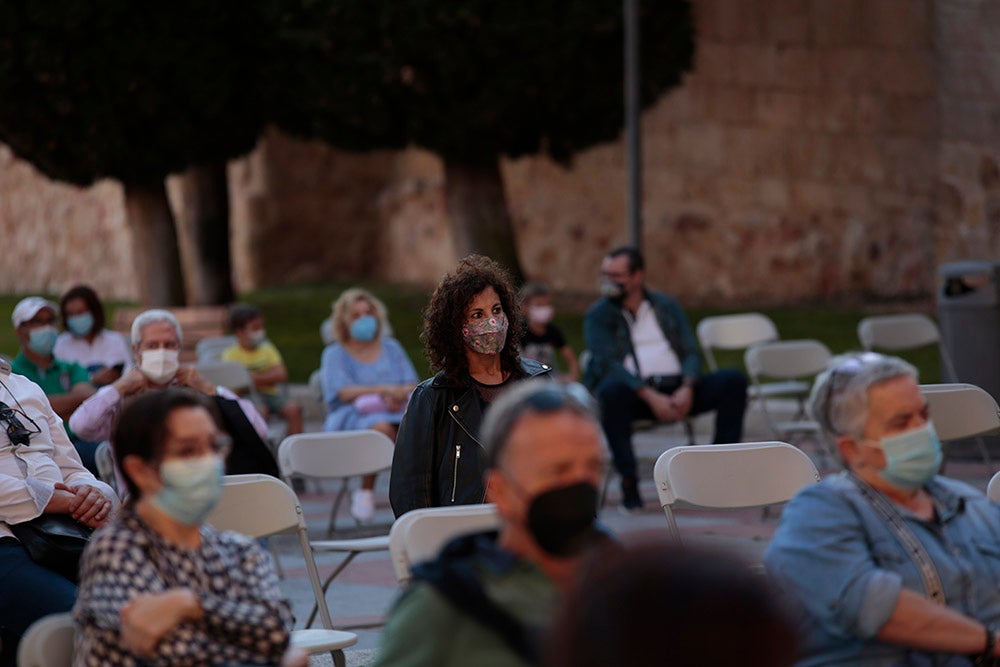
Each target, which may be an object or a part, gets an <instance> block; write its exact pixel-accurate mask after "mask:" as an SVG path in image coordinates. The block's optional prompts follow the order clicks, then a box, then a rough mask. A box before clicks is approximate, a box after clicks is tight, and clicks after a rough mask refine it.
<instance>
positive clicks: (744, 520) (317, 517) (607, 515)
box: [276, 404, 993, 667]
mask: <svg viewBox="0 0 1000 667" xmlns="http://www.w3.org/2000/svg"><path fill="white" fill-rule="evenodd" d="M782 407H783V408H784V409H786V410H788V411H791V410H792V408H793V405H791V404H788V405H785V406H782ZM695 430H696V440H697V441H698V442H709V441H710V438H711V431H712V424H711V421H710V420H706V419H700V420H697V421H696V424H695ZM746 439H747V440H771V439H773V438H772V437H771V435H770V433H769V430H768V428H767V426H766V423H765V422H764V420H763V417H762V415H761V413H760V412H759V411H757V410H752V411H751V412H750V413H749V414H748V416H747V426H746ZM681 444H685V439H684V435H683V432H682V430H681V429H680V428H679V427H672V426H661V427H658V428H656V429H653V430H649V431H644V432H641V433H638V434H636V437H635V446H636V452H637V456H638V458H639V461H640V466H641V467H640V477H641V480H642V481H641V486H640V490H641V492H642V496H643V498H644V499H645V501H646V507H645V508H644V510H643V511H642V512H640V513H637V514H630V515H625V514H622V513H621V512H620V511H619V510H618V499H619V494H618V490H617V484H616V483H615V482H612V484H611V485H610V486H609V493H608V498H607V501H606V503H605V506H604V508H603V509H602V510H601V519H602V520H603V521H604V522H605V523H606V524H607V525H608V526H609V527H611V528H612V529H613V530H614V531H615V532H616V533H618V534H619V535H622V536H626V537H627V536H629V535H636V534H639V533H642V532H646V531H653V532H660V531H665V530H666V519H665V517H664V515H663V512H662V511H661V509H660V508H659V507H658V505H657V502H656V491H655V488H654V486H653V478H652V469H653V463H654V462H655V460H656V457H657V456H659V454H660V453H661V452H663V451H664V450H665V449H668V448H669V447H672V446H676V445H681ZM801 446H802V448H803V449H804V450H805V451H806V452H807V453H809V454H810V456H811V457H812V458H813V460H814V461H815V462H816V463H817V467H819V468H820V471H821V472H822V473H829V472H831V471H833V470H834V466H833V464H832V462H831V461H830V459H829V458H828V457H825V456H822V455H821V454H820V450H819V448H818V447H817V445H816V444H815V443H814V442H809V441H807V442H804V443H802V445H801ZM992 472H993V471H992V470H991V469H990V468H989V467H988V466H986V465H985V464H983V463H979V462H967V461H953V462H949V463H948V470H947V474H949V475H950V476H953V477H957V478H959V479H963V480H965V481H967V482H970V483H972V484H974V485H976V486H979V487H980V488H984V489H985V487H986V483H987V481H988V480H989V477H990V475H991V474H992ZM335 491H336V488H335V484H334V483H332V482H327V483H326V486H325V487H319V488H317V486H316V485H314V484H310V485H309V486H308V487H307V489H306V491H305V492H304V493H302V494H300V497H301V499H302V503H303V508H304V510H305V513H306V519H307V522H308V525H309V530H310V533H311V534H312V536H313V537H315V538H319V537H321V536H323V535H324V534H325V531H326V524H327V521H328V518H329V512H330V508H331V506H332V500H333V497H334V495H335ZM376 503H377V514H376V519H375V522H374V524H373V525H372V526H370V527H365V528H359V527H357V526H356V525H355V523H354V521H353V519H351V518H350V516H349V515H348V513H347V508H346V503H345V507H343V508H342V509H341V515H340V517H339V518H338V523H337V528H338V530H337V536H338V537H359V536H364V535H376V534H383V533H385V532H387V531H388V529H389V526H390V524H391V522H392V512H391V511H390V509H389V503H388V476H387V475H381V476H380V477H379V479H378V483H377V485H376ZM779 514H780V512H779V511H777V510H771V511H770V512H769V513H768V514H767V515H766V516H765V514H764V513H763V512H762V511H761V510H759V509H753V510H740V511H725V512H718V511H717V512H702V511H690V510H689V511H683V510H682V511H680V512H679V513H678V522H679V525H680V528H681V531H682V533H683V536H684V539H685V540H686V541H690V542H693V543H698V542H701V543H711V544H714V545H717V546H718V545H721V546H724V547H726V548H731V549H734V550H736V551H738V552H739V553H741V554H743V555H745V556H746V557H748V558H759V556H760V554H761V553H762V552H763V549H764V547H765V546H766V544H767V541H768V540H769V539H770V538H771V536H772V534H773V533H774V529H775V527H776V526H777V521H778V516H779ZM276 548H277V551H278V553H279V558H280V562H281V565H282V567H283V569H284V574H285V578H284V580H283V582H282V586H283V588H284V590H285V592H286V594H287V595H288V597H289V599H290V600H291V601H292V605H293V608H294V611H295V615H296V617H297V618H298V619H299V627H301V626H302V623H303V622H304V620H305V619H306V617H307V616H308V615H309V612H310V609H311V607H312V599H313V598H312V591H311V588H310V587H309V584H308V580H307V579H306V576H305V568H304V566H303V562H302V559H301V555H300V552H299V550H298V543H297V541H296V540H294V538H290V537H281V538H278V540H277V542H276ZM338 561H339V557H338V556H332V555H330V556H323V555H321V556H319V557H318V558H317V562H318V563H319V568H320V575H321V576H324V575H325V573H327V572H329V571H330V570H331V569H332V568H333V567H335V565H336V563H337V562H338ZM398 593H399V588H398V587H397V585H396V581H395V577H394V575H393V572H392V565H391V563H390V560H389V555H388V552H379V553H372V554H363V555H361V556H359V557H358V558H356V559H355V561H354V562H353V563H351V565H350V566H349V567H348V568H347V569H346V570H345V571H344V572H343V573H341V575H340V576H339V577H338V579H337V580H336V582H335V583H334V584H333V585H332V586H331V587H330V590H329V592H328V596H327V599H328V601H329V606H330V610H331V613H332V614H333V616H334V623H335V624H336V625H337V627H345V626H352V625H362V626H365V625H367V626H371V627H367V628H362V629H357V630H355V632H357V634H358V636H359V641H358V644H357V645H356V646H355V647H354V648H353V649H349V650H348V652H347V657H348V664H349V665H365V664H368V662H369V661H370V660H371V658H372V655H373V652H374V649H375V648H376V647H377V645H378V640H379V633H380V630H381V627H380V622H381V620H382V619H383V618H384V616H385V614H386V612H387V611H388V609H389V608H390V606H391V605H392V602H393V600H394V599H395V598H396V596H397V595H398ZM330 664H332V661H331V660H330V657H329V656H328V655H326V656H315V657H313V659H312V662H311V665H312V666H314V667H315V666H318V665H330Z"/></svg>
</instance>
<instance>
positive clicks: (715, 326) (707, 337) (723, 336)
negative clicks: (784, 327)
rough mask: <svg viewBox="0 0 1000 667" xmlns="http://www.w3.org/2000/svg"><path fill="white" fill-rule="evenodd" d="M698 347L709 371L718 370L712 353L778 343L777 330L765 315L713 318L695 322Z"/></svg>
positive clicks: (737, 315)
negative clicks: (758, 344)
mask: <svg viewBox="0 0 1000 667" xmlns="http://www.w3.org/2000/svg"><path fill="white" fill-rule="evenodd" d="M695 331H696V333H697V335H698V343H699V344H700V345H701V351H702V352H703V353H704V354H705V361H706V362H707V363H708V369H709V370H712V371H714V370H718V368H719V365H718V363H716V361H715V355H714V354H713V352H714V350H745V349H746V348H748V347H750V346H751V345H754V344H756V343H767V342H769V341H772V340H778V338H779V336H778V328H777V327H776V326H775V325H774V322H773V321H772V320H771V318H770V317H768V316H767V315H763V314H761V313H736V314H733V315H715V316H712V317H706V318H704V319H702V320H701V321H700V322H698V326H697V328H696V330H695Z"/></svg>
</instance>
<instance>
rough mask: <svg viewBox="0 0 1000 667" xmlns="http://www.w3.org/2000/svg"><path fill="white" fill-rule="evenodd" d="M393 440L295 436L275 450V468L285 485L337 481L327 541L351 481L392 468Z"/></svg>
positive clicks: (370, 434) (350, 434) (369, 435)
mask: <svg viewBox="0 0 1000 667" xmlns="http://www.w3.org/2000/svg"><path fill="white" fill-rule="evenodd" d="M394 447H395V446H394V445H393V443H392V440H390V439H389V438H388V437H387V436H386V435H385V434H384V433H379V432H378V431H372V430H361V431H332V432H323V433H298V434H295V435H290V436H288V437H287V438H285V439H284V440H282V441H281V444H280V445H279V446H278V468H279V469H280V470H281V476H282V477H283V478H284V480H285V482H287V483H289V484H291V480H292V478H293V477H304V478H309V479H317V480H321V479H334V480H340V481H341V486H340V489H339V490H338V492H337V496H336V498H335V500H334V502H333V508H332V509H331V511H330V522H329V524H328V526H327V532H326V534H327V537H329V536H330V535H332V534H333V533H334V531H335V529H336V521H337V513H338V512H339V511H340V506H341V504H342V503H343V501H344V499H345V498H346V497H347V492H348V490H349V486H350V481H351V478H353V477H361V476H364V475H374V474H376V473H380V472H384V471H386V470H388V469H389V468H391V467H392V453H393V450H394Z"/></svg>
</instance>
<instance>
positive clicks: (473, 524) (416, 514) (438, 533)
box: [389, 504, 500, 584]
mask: <svg viewBox="0 0 1000 667" xmlns="http://www.w3.org/2000/svg"><path fill="white" fill-rule="evenodd" d="M499 527H500V516H499V515H498V514H497V510H496V506H495V505H490V504H486V505H455V506H453V507H428V508H425V509H417V510H411V511H409V512H407V513H406V514H404V515H403V516H401V517H399V518H398V519H396V522H395V523H394V524H392V529H391V530H390V531H389V554H390V555H391V556H392V567H393V569H394V570H395V572H396V581H398V582H399V583H401V584H405V583H407V582H408V581H409V580H410V570H411V569H412V568H413V565H415V564H416V563H420V562H422V561H425V560H430V559H432V558H434V557H435V556H437V554H438V552H439V551H441V547H443V546H444V545H445V544H446V543H447V542H448V541H450V540H451V539H452V538H455V537H458V536H459V535H467V534H469V533H479V532H484V531H487V530H496V529H497V528H499Z"/></svg>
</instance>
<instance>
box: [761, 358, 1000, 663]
mask: <svg viewBox="0 0 1000 667" xmlns="http://www.w3.org/2000/svg"><path fill="white" fill-rule="evenodd" d="M810 409H811V411H812V414H813V417H814V418H815V419H816V420H817V421H818V422H819V423H820V424H821V425H822V427H823V430H824V431H825V435H826V436H827V437H828V438H829V439H830V440H831V442H832V443H833V444H834V445H835V446H836V449H837V451H838V452H839V453H840V455H841V456H842V457H843V462H844V465H845V468H846V470H845V471H844V472H843V473H841V474H839V475H833V476H830V477H827V478H826V479H824V480H823V481H822V482H821V483H819V484H816V485H812V486H809V487H807V488H805V489H803V490H802V491H801V492H800V493H799V494H798V495H797V496H796V497H795V498H794V499H793V500H792V501H791V502H790V503H789V504H788V507H787V508H786V509H785V513H784V516H783V517H782V520H781V525H780V526H779V527H778V530H777V533H776V534H775V537H774V540H773V541H772V542H771V545H770V547H769V548H768V551H767V555H766V558H765V562H766V565H767V569H768V572H769V573H770V575H771V576H772V577H774V579H775V580H776V582H777V583H778V585H779V586H780V587H781V588H782V589H784V590H785V592H786V593H787V594H788V596H789V598H790V599H791V601H792V602H793V604H795V605H796V606H797V607H798V608H799V610H800V612H801V613H799V614H798V617H799V619H800V623H801V627H800V630H801V634H802V637H801V639H802V652H803V654H802V655H801V656H800V662H799V663H797V664H799V665H948V666H958V665H972V664H997V663H996V656H1000V642H998V638H997V632H996V625H995V624H998V623H1000V507H998V506H996V505H994V504H992V503H990V502H989V501H988V500H987V499H986V497H985V496H984V495H983V494H982V493H981V492H979V491H977V490H976V489H974V488H972V487H970V486H967V485H966V484H963V483H961V482H958V481H955V480H952V479H948V478H946V477H942V476H940V475H938V474H937V472H938V468H939V467H940V465H941V459H942V454H941V444H940V442H939V440H938V437H937V435H936V433H935V432H934V426H933V423H932V422H931V421H930V415H928V409H927V402H926V401H925V400H924V398H923V396H922V395H921V393H920V389H919V386H918V385H917V372H916V370H915V369H914V368H913V366H911V365H910V364H908V363H906V362H904V361H902V360H901V359H897V358H894V357H886V356H882V355H878V354H873V353H864V354H852V355H845V356H842V357H837V358H835V359H834V360H833V361H832V362H831V364H830V366H829V367H828V368H827V370H826V371H825V372H824V373H822V374H821V375H820V376H819V378H817V380H816V383H815V385H814V386H813V390H812V395H811V397H810Z"/></svg>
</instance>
